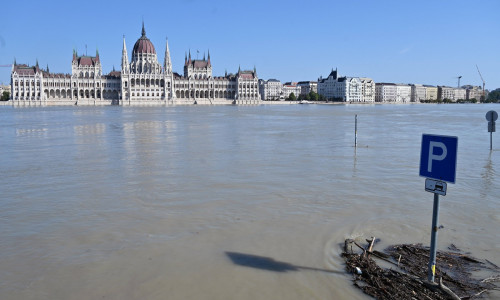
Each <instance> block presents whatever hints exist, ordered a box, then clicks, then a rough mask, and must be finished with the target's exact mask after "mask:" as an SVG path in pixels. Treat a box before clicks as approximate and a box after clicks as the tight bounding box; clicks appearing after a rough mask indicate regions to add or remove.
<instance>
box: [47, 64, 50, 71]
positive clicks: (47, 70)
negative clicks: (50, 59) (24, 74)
mask: <svg viewBox="0 0 500 300" xmlns="http://www.w3.org/2000/svg"><path fill="white" fill-rule="evenodd" d="M47 73H50V70H49V64H47Z"/></svg>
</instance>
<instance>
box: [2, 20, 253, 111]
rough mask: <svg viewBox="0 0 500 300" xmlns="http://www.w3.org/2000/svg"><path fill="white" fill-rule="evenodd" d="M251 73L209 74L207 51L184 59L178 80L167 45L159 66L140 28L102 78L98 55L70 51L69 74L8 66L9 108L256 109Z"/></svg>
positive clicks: (15, 65)
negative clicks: (186, 106) (215, 106)
mask: <svg viewBox="0 0 500 300" xmlns="http://www.w3.org/2000/svg"><path fill="white" fill-rule="evenodd" d="M260 99H261V97H260V95H259V85H258V78H257V72H256V70H255V68H254V69H253V70H244V71H242V70H241V69H238V72H237V73H236V74H227V72H226V74H225V75H224V76H218V77H217V76H216V77H214V76H213V75H212V62H211V61H210V52H208V56H207V57H205V56H204V57H203V60H198V59H192V58H191V52H189V55H187V54H186V56H185V59H184V75H183V76H181V75H179V74H178V73H176V72H173V71H172V62H171V60H170V51H169V48H168V40H167V41H166V45H165V59H164V61H163V66H162V65H161V64H160V63H159V62H158V58H157V54H156V50H155V47H154V45H153V43H152V42H151V41H150V40H149V39H148V38H147V37H146V31H145V29H144V23H143V25H142V34H141V37H140V38H139V39H138V40H137V41H136V42H135V44H134V48H133V50H132V60H131V61H129V59H128V53H127V47H126V44H125V37H124V38H123V50H122V61H121V71H115V70H113V71H112V72H110V73H109V74H103V73H102V66H101V61H100V58H99V52H98V51H96V55H95V56H87V55H78V53H77V52H76V51H75V50H74V51H73V60H72V62H71V74H62V73H51V72H49V68H48V66H47V68H46V69H43V68H40V67H39V65H38V61H37V62H36V64H35V66H29V65H26V64H17V62H14V64H13V65H12V74H11V101H13V104H15V105H112V104H115V105H175V104H258V103H260V101H261V100H260Z"/></svg>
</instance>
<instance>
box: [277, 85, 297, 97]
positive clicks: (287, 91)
mask: <svg viewBox="0 0 500 300" xmlns="http://www.w3.org/2000/svg"><path fill="white" fill-rule="evenodd" d="M300 90H301V88H300V86H297V85H295V84H284V85H283V89H282V91H281V98H284V99H287V98H289V97H290V95H291V94H292V93H293V94H294V95H295V97H296V98H298V97H299V95H300Z"/></svg>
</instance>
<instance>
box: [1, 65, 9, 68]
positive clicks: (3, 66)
mask: <svg viewBox="0 0 500 300" xmlns="http://www.w3.org/2000/svg"><path fill="white" fill-rule="evenodd" d="M10 67H12V65H0V68H10Z"/></svg>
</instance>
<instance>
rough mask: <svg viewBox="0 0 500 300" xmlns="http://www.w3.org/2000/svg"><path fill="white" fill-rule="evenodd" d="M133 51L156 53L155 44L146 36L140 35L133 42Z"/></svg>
mask: <svg viewBox="0 0 500 300" xmlns="http://www.w3.org/2000/svg"><path fill="white" fill-rule="evenodd" d="M132 52H133V53H152V54H156V50H155V46H153V43H151V41H150V40H149V39H148V38H147V37H146V36H142V37H141V38H140V39H138V40H137V42H135V45H134V50H133V51H132Z"/></svg>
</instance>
